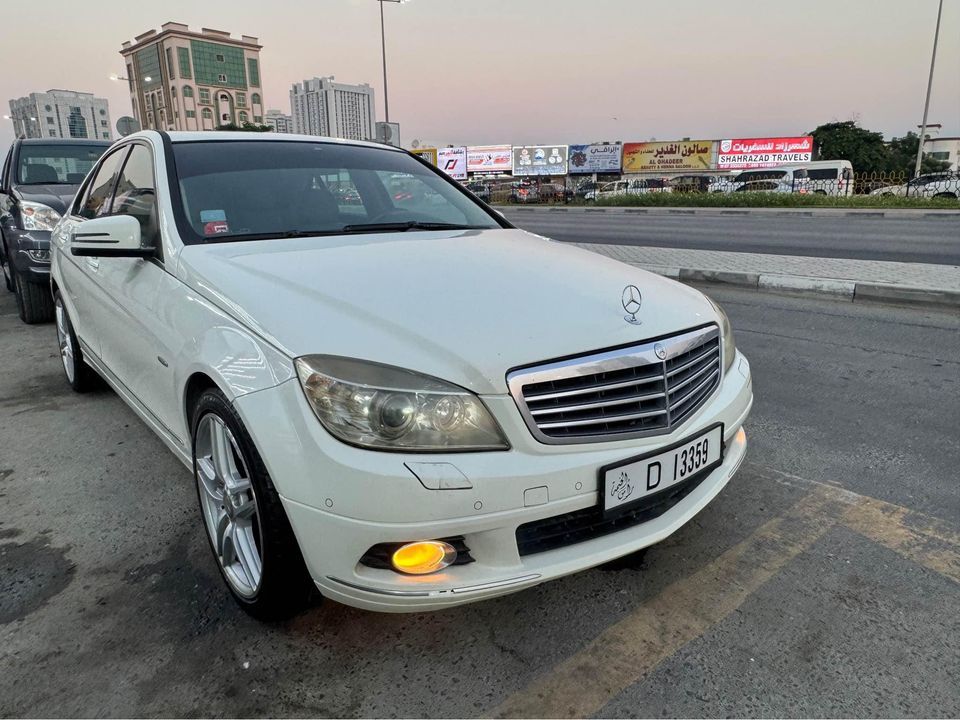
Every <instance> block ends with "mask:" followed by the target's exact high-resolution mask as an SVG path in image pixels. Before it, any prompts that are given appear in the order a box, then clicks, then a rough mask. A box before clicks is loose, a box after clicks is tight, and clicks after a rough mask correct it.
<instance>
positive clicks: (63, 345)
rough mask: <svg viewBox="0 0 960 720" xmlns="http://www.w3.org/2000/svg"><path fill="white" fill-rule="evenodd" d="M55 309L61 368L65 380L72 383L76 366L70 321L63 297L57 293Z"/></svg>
mask: <svg viewBox="0 0 960 720" xmlns="http://www.w3.org/2000/svg"><path fill="white" fill-rule="evenodd" d="M55 310H56V320H57V344H58V345H59V346H60V360H61V362H63V370H64V372H65V373H66V374H67V380H68V381H69V382H71V383H72V382H73V375H74V372H75V368H76V365H75V364H74V360H73V359H74V351H73V338H72V337H71V335H70V326H69V322H70V321H69V320H68V319H67V311H66V309H65V308H64V307H63V299H62V298H61V297H60V295H59V294H58V295H57V302H56V306H55Z"/></svg>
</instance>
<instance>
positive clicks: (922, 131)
mask: <svg viewBox="0 0 960 720" xmlns="http://www.w3.org/2000/svg"><path fill="white" fill-rule="evenodd" d="M381 7H383V6H382V5H381ZM942 14H943V0H940V8H939V9H938V10H937V27H936V29H935V30H934V31H933V55H932V56H931V57H930V77H928V78H927V99H926V100H925V101H924V103H923V123H921V125H920V142H919V143H918V147H917V165H916V167H915V168H914V169H913V176H914V177H917V176H918V175H920V164H921V163H922V162H923V141H924V138H925V137H926V135H927V113H928V112H929V110H930V90H931V89H932V88H933V67H934V65H935V64H936V62H937V40H939V38H940V16H941V15H942Z"/></svg>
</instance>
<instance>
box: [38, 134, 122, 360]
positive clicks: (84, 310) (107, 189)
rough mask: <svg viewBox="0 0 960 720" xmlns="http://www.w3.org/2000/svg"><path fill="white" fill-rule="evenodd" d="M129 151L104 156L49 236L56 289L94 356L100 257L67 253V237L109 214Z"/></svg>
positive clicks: (100, 305)
mask: <svg viewBox="0 0 960 720" xmlns="http://www.w3.org/2000/svg"><path fill="white" fill-rule="evenodd" d="M129 150H130V146H129V145H124V146H122V147H120V148H118V149H116V150H114V151H113V152H110V153H108V154H106V155H104V157H103V159H102V160H101V161H100V164H99V166H98V167H97V169H96V170H94V171H93V174H92V175H91V177H90V179H89V181H88V182H87V184H86V186H85V187H84V188H81V190H80V193H79V194H78V197H77V199H76V200H75V201H74V203H73V205H72V206H71V208H70V209H69V212H70V215H69V216H68V218H67V220H66V221H65V222H64V223H63V224H62V225H60V226H59V229H58V231H57V233H55V234H54V236H52V237H51V241H52V242H54V243H56V244H57V247H58V251H59V253H60V259H59V269H60V292H61V293H63V294H64V296H65V298H66V302H67V310H68V311H69V313H70V320H71V322H72V323H73V328H74V332H75V333H76V334H77V337H78V338H79V339H80V341H81V343H82V344H83V349H84V352H91V353H92V354H93V355H95V356H97V357H98V358H99V357H100V335H101V332H102V328H103V326H104V323H105V322H106V316H105V314H104V309H105V304H106V295H105V294H104V290H103V288H102V287H101V285H100V282H99V269H100V263H101V262H102V258H96V257H75V256H74V255H71V254H70V238H71V237H72V236H73V233H74V232H76V230H77V228H78V227H80V226H81V225H82V224H83V223H84V221H86V220H92V219H94V218H98V217H104V216H107V215H109V214H110V211H111V208H112V201H113V190H114V187H115V186H116V184H117V177H118V176H119V175H120V169H121V167H122V166H123V162H124V160H125V159H126V157H127V153H128V152H129Z"/></svg>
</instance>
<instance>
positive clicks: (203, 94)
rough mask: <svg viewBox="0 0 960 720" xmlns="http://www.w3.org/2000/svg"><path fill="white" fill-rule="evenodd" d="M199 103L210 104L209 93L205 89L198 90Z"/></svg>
mask: <svg viewBox="0 0 960 720" xmlns="http://www.w3.org/2000/svg"><path fill="white" fill-rule="evenodd" d="M200 103H201V104H202V105H209V104H210V91H209V90H207V89H206V88H200Z"/></svg>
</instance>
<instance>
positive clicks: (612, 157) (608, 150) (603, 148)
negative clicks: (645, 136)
mask: <svg viewBox="0 0 960 720" xmlns="http://www.w3.org/2000/svg"><path fill="white" fill-rule="evenodd" d="M622 154H623V146H622V145H621V144H620V143H593V144H592V145H571V146H570V174H571V175H577V174H583V175H587V174H591V173H610V172H614V173H615V172H620V157H621V155H622Z"/></svg>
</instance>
